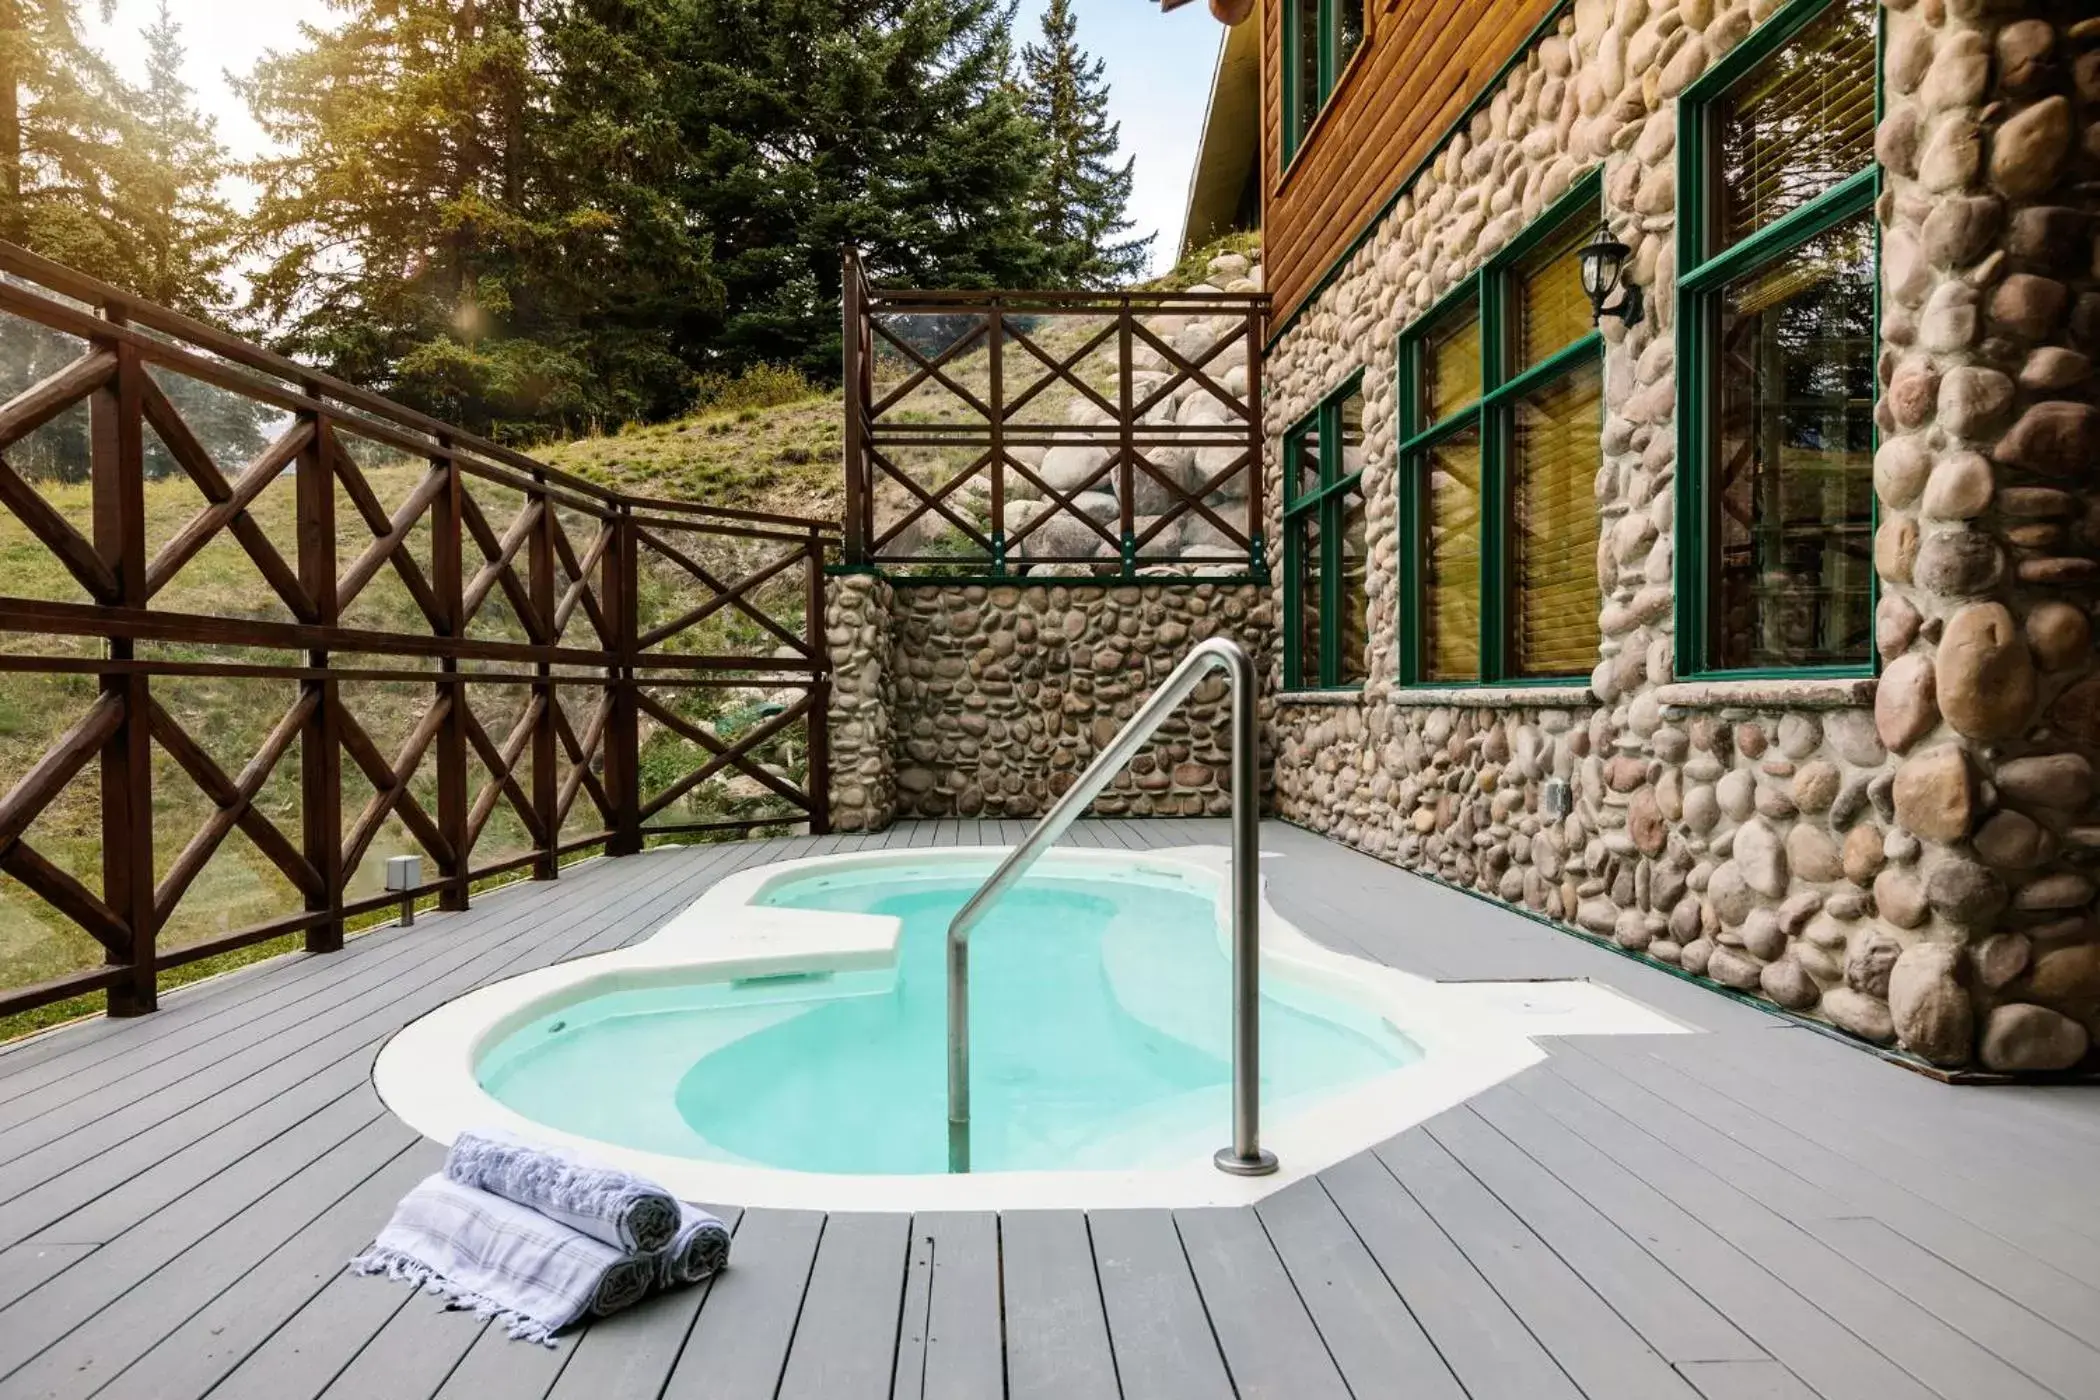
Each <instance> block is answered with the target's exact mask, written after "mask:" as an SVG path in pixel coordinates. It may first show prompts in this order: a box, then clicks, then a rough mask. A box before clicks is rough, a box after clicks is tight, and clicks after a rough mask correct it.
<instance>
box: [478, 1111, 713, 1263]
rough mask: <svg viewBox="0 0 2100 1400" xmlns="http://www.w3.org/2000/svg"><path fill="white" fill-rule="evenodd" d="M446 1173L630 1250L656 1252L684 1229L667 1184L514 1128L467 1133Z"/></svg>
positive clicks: (594, 1237) (646, 1252) (673, 1197)
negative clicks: (530, 1138) (527, 1137)
mask: <svg viewBox="0 0 2100 1400" xmlns="http://www.w3.org/2000/svg"><path fill="white" fill-rule="evenodd" d="M445 1175H446V1176H448V1177H450V1178H452V1180H454V1181H456V1182H459V1183H460V1184H461V1185H463V1186H474V1187H478V1188H480V1189H481V1190H483V1191H487V1192H489V1193H491V1194H492V1195H497V1196H501V1197H503V1199H505V1200H506V1201H515V1202H517V1203H518V1204H519V1205H521V1206H530V1207H532V1209H534V1210H536V1211H538V1212H539V1213H540V1214H541V1215H544V1216H546V1217H547V1218H548V1219H549V1220H558V1221H560V1222H561V1223H562V1224H564V1225H567V1226H568V1227H569V1228H571V1229H573V1230H580V1231H582V1232H583V1233H584V1234H586V1235H589V1236H590V1237H591V1238H592V1239H594V1240H600V1241H603V1242H604V1243H606V1244H609V1245H612V1246H614V1247H616V1248H618V1249H622V1250H625V1251H626V1252H627V1253H629V1254H654V1253H655V1252H656V1251H658V1250H659V1249H662V1248H663V1247H664V1246H665V1245H667V1244H669V1243H670V1242H671V1237H672V1236H673V1235H675V1234H677V1233H678V1226H679V1214H678V1199H677V1198H676V1197H675V1196H673V1195H672V1194H671V1193H670V1192H668V1191H666V1190H664V1189H663V1187H661V1186H658V1185H656V1184H655V1183H654V1182H651V1181H644V1180H643V1179H642V1178H641V1177H638V1176H635V1175H633V1174H632V1173H629V1172H623V1171H617V1170H615V1169H613V1168H611V1167H600V1166H594V1165H592V1164H591V1163H588V1162H584V1161H581V1160H579V1159H577V1158H576V1157H573V1156H571V1155H570V1154H568V1153H566V1152H564V1151H562V1150H561V1149H559V1148H553V1147H540V1146H536V1145H534V1144H532V1143H529V1142H525V1141H523V1140H522V1139H519V1138H515V1137H512V1136H511V1135H510V1134H508V1133H503V1132H495V1131H490V1130H487V1129H477V1130H475V1131H473V1132H465V1133H461V1134H460V1135H459V1137H458V1139H457V1140H456V1141H454V1142H453V1144H452V1150H451V1151H450V1152H449V1153H447V1154H446V1155H445Z"/></svg>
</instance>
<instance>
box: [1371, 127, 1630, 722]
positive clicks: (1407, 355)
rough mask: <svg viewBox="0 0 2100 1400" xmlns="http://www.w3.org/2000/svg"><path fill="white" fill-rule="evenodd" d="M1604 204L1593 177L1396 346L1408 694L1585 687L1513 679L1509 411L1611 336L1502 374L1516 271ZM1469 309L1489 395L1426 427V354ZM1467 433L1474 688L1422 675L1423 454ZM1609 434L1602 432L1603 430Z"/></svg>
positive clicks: (1402, 630) (1401, 637)
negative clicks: (1473, 537) (1476, 536)
mask: <svg viewBox="0 0 2100 1400" xmlns="http://www.w3.org/2000/svg"><path fill="white" fill-rule="evenodd" d="M1602 203H1603V172H1602V171H1601V170H1600V169H1598V168H1595V167H1593V168H1591V169H1590V170H1588V171H1586V172H1585V173H1584V174H1583V175H1581V176H1580V177H1578V178H1577V179H1576V181H1575V182H1574V183H1573V184H1572V185H1570V186H1569V187H1568V188H1567V190H1566V191H1565V192H1563V193H1562V194H1561V196H1560V197H1559V198H1558V199H1556V200H1554V201H1553V203H1552V204H1551V205H1549V206H1548V207H1547V208H1546V209H1545V210H1544V212H1542V213H1541V214H1539V216H1538V217H1537V218H1535V219H1533V220H1532V221H1531V222H1530V223H1529V224H1528V225H1526V226H1525V228H1524V230H1523V232H1521V233H1519V234H1518V235H1517V236H1516V237H1515V238H1514V239H1512V240H1511V241H1510V243H1509V245H1508V246H1507V247H1505V248H1503V249H1502V250H1501V251H1500V252H1498V253H1496V254H1495V256H1493V257H1492V258H1490V259H1488V260H1487V261H1486V262H1485V263H1483V264H1482V265H1481V266H1480V267H1479V268H1478V269H1476V270H1475V271H1474V272H1472V273H1471V274H1470V275H1468V276H1467V277H1466V278H1464V279H1463V280H1462V281H1460V282H1459V283H1458V284H1457V285H1456V286H1454V287H1452V288H1451V289H1450V290H1449V291H1447V292H1446V293H1444V295H1443V296H1441V297H1439V298H1437V300H1436V302H1435V304H1434V305H1432V306H1431V307H1430V308H1429V310H1428V311H1426V312H1424V313H1423V314H1422V315H1420V316H1418V317H1416V318H1415V319H1414V321H1413V322H1411V323H1410V324H1409V325H1408V326H1407V328H1406V329H1405V330H1403V331H1401V332H1400V335H1399V339H1398V342H1397V344H1396V347H1395V356H1394V358H1395V361H1396V363H1397V365H1398V376H1399V377H1398V382H1397V385H1396V388H1397V391H1398V402H1399V407H1400V448H1399V451H1398V454H1397V456H1398V459H1399V472H1400V475H1399V483H1398V485H1399V496H1400V500H1399V505H1400V608H1399V612H1398V615H1397V617H1396V620H1395V630H1396V632H1397V634H1398V635H1397V636H1396V638H1395V641H1396V643H1397V645H1398V651H1399V656H1400V683H1401V684H1402V685H1403V686H1416V687H1428V688H1433V689H1437V690H1458V689H1466V688H1477V687H1482V686H1495V687H1498V688H1504V687H1522V686H1565V685H1568V684H1570V683H1571V682H1574V681H1578V680H1581V679H1584V678H1583V677H1579V676H1572V675H1556V676H1523V675H1513V674H1511V671H1512V668H1511V666H1510V664H1509V650H1510V647H1509V593H1510V580H1509V569H1508V544H1509V540H1508V534H1509V531H1508V524H1509V520H1508V513H1509V512H1508V503H1509V489H1508V488H1509V482H1508V476H1509V468H1510V457H1511V455H1512V449H1513V447H1514V437H1515V434H1514V431H1513V428H1512V415H1511V412H1510V410H1511V408H1512V406H1513V405H1514V403H1515V402H1516V401H1517V400H1518V399H1521V398H1523V397H1525V396H1526V395H1528V394H1530V393H1532V392H1534V391H1536V390H1537V389H1539V388H1540V387H1541V386H1543V385H1545V384H1547V383H1550V382H1551V381H1553V380H1555V379H1558V378H1560V377H1562V376H1563V375H1565V374H1567V373H1568V372H1569V371H1570V370H1572V369H1575V368H1577V367H1578V366H1580V365H1581V364H1583V363H1584V362H1586V361H1592V360H1594V361H1596V362H1597V363H1598V364H1599V365H1600V366H1601V364H1602V362H1603V358H1604V337H1603V335H1602V333H1600V332H1599V331H1596V330H1592V331H1591V332H1590V333H1589V334H1588V335H1585V336H1583V337H1582V338H1581V339H1579V340H1576V341H1573V342H1571V343H1570V344H1568V345H1566V346H1564V347H1563V348H1561V349H1559V350H1556V351H1555V352H1554V353H1553V354H1551V355H1549V356H1547V357H1546V358H1545V359H1543V360H1541V361H1539V362H1538V363H1537V364H1535V365H1531V366H1528V367H1526V368H1525V369H1523V370H1521V371H1519V372H1517V373H1515V374H1508V373H1506V371H1505V369H1504V366H1505V365H1506V363H1507V360H1506V358H1505V350H1506V348H1507V347H1506V345H1505V337H1506V334H1507V329H1508V324H1509V295H1508V293H1509V285H1508V284H1509V282H1510V280H1511V275H1512V273H1513V272H1514V270H1515V268H1516V265H1517V264H1518V263H1520V262H1521V261H1522V260H1523V259H1524V258H1525V257H1527V256H1528V255H1529V254H1531V253H1532V252H1533V251H1534V250H1536V249H1537V248H1538V247H1539V245H1540V244H1542V243H1544V242H1545V241H1546V240H1547V239H1549V238H1551V237H1553V236H1554V235H1555V234H1558V233H1560V232H1562V231H1563V230H1565V229H1566V227H1567V225H1568V221H1569V220H1571V219H1578V218H1582V217H1584V216H1585V213H1587V216H1588V217H1590V218H1595V217H1596V214H1597V212H1598V211H1599V210H1600V209H1601V208H1602ZM1468 302H1471V303H1473V304H1474V306H1475V312H1474V314H1475V315H1477V316H1478V317H1479V318H1480V357H1481V379H1480V383H1481V391H1480V396H1479V397H1478V398H1476V399H1475V400H1474V401H1473V402H1472V403H1470V404H1468V405H1466V406H1465V407H1464V408H1461V409H1459V410H1457V411H1456V412H1454V413H1451V414H1447V415H1446V416H1445V417H1444V418H1443V419H1441V420H1440V421H1438V422H1435V423H1431V424H1428V425H1427V426H1424V425H1422V424H1421V422H1420V421H1419V420H1420V417H1421V412H1422V404H1421V394H1420V392H1419V386H1420V384H1421V383H1422V369H1423V358H1422V357H1423V346H1424V343H1425V341H1426V339H1427V336H1428V333H1429V332H1430V331H1431V330H1433V329H1434V328H1435V327H1436V325H1437V324H1438V323H1439V322H1440V321H1442V320H1443V319H1444V318H1445V317H1446V316H1448V315H1449V314H1450V313H1451V312H1452V311H1453V310H1455V309H1456V308H1458V307H1460V306H1462V305H1465V304H1466V303H1468ZM1468 428H1473V429H1477V430H1478V432H1479V435H1480V532H1481V541H1480V593H1481V598H1480V674H1479V675H1478V676H1477V677H1475V678H1474V679H1472V680H1436V679H1431V678H1429V677H1428V676H1426V675H1424V673H1423V672H1424V669H1425V668H1424V666H1423V656H1422V629H1421V628H1420V626H1419V625H1416V626H1415V627H1414V635H1413V636H1412V638H1410V637H1409V635H1408V630H1409V625H1410V623H1416V624H1418V623H1419V619H1420V618H1421V616H1422V605H1423V601H1424V597H1423V588H1422V569H1423V566H1424V563H1425V561H1424V559H1423V557H1422V525H1423V521H1424V519H1425V517H1424V513H1423V512H1424V509H1425V507H1424V503H1423V500H1422V494H1423V493H1422V488H1423V470H1422V468H1423V466H1424V460H1423V453H1424V452H1425V451H1426V450H1427V449H1429V448H1431V447H1434V446H1436V445H1437V444H1438V443H1440V442H1443V441H1445V440H1446V439H1448V438H1450V437H1452V436H1453V435H1454V434H1457V433H1460V432H1464V431H1465V430H1466V429H1468ZM1598 431H1599V432H1600V433H1601V432H1602V431H1603V423H1602V421H1601V420H1600V421H1599V423H1598Z"/></svg>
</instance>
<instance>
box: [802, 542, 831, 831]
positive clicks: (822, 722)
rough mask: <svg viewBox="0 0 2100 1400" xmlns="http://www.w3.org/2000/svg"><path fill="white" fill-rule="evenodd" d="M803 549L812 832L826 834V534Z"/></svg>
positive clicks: (828, 646)
mask: <svg viewBox="0 0 2100 1400" xmlns="http://www.w3.org/2000/svg"><path fill="white" fill-rule="evenodd" d="M803 548H804V550H805V551H806V553H805V555H804V558H805V560H806V567H807V571H808V587H809V593H808V601H807V602H805V603H804V604H803V615H804V619H805V620H804V622H803V624H802V631H803V635H804V636H806V637H808V638H809V650H810V661H811V663H812V664H813V665H814V666H815V667H816V670H815V672H814V673H813V674H812V675H811V677H810V687H809V784H808V787H809V834H810V835H812V836H825V835H828V834H830V831H831V728H830V726H831V638H830V635H829V629H828V628H826V627H825V625H824V537H823V536H821V535H819V534H818V533H817V532H816V531H815V530H811V531H810V532H809V543H808V544H806V545H804V546H803Z"/></svg>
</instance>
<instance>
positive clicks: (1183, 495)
mask: <svg viewBox="0 0 2100 1400" xmlns="http://www.w3.org/2000/svg"><path fill="white" fill-rule="evenodd" d="M1267 315H1268V298H1267V296H1266V295H1264V294H1261V293H1240V294H1235V293H1226V292H1207V291H1206V292H1098V293H1097V292H921V291H897V290H892V289H889V288H878V287H874V286H871V285H870V284H869V282H868V280H867V277H866V274H865V272H864V270H863V267H862V265H861V261H860V259H859V257H858V256H857V255H855V254H854V253H852V252H850V251H849V252H848V253H847V254H846V262H845V326H844V331H845V355H844V361H845V381H846V444H845V445H846V521H845V551H846V561H847V562H848V563H849V564H858V565H870V564H874V565H880V566H882V567H883V568H884V569H885V570H888V571H893V572H897V573H901V574H913V573H918V574H933V575H936V576H942V577H949V578H955V577H964V576H983V577H999V578H1006V577H1045V576H1048V577H1092V576H1101V575H1131V574H1135V573H1138V572H1140V571H1142V572H1143V573H1144V574H1146V575H1147V576H1150V577H1175V576H1186V577H1200V576H1210V577H1217V576H1249V575H1253V576H1259V575H1261V574H1262V573H1263V572H1264V570H1265V568H1266V561H1265V559H1264V556H1263V544H1262V523H1261V522H1262V492H1261V486H1262V474H1261V451H1262V426H1261V416H1262V415H1261V376H1260V375H1259V373H1256V372H1254V367H1255V366H1257V365H1259V363H1260V359H1261V342H1262V335H1263V328H1264V326H1265V324H1266V318H1267Z"/></svg>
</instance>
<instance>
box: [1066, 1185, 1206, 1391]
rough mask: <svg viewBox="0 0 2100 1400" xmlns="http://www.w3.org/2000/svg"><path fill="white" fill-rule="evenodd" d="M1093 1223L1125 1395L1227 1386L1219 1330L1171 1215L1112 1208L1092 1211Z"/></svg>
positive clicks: (1097, 1263) (1096, 1255) (1110, 1331)
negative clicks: (1199, 1288)
mask: <svg viewBox="0 0 2100 1400" xmlns="http://www.w3.org/2000/svg"><path fill="white" fill-rule="evenodd" d="M1089 1224H1090V1226H1091V1227H1092V1234H1093V1241H1094V1270H1095V1274H1096V1276H1097V1277H1098V1278H1099V1280H1100V1283H1101V1299H1102V1303H1103V1304H1104V1307H1105V1311H1106V1315H1107V1319H1108V1335H1109V1343H1110V1346H1111V1347H1112V1348H1113V1351H1114V1354H1115V1359H1116V1375H1117V1379H1118V1380H1119V1381H1120V1383H1121V1385H1122V1388H1123V1396H1124V1400H1205V1397H1208V1396H1213V1395H1226V1394H1230V1393H1231V1390H1232V1381H1231V1379H1230V1378H1229V1377H1228V1376H1227V1375H1226V1374H1225V1359H1224V1356H1223V1355H1222V1354H1221V1353H1220V1352H1219V1350H1218V1338H1217V1333H1216V1331H1215V1330H1214V1329H1213V1328H1212V1327H1211V1321H1210V1314H1209V1312H1208V1311H1206V1310H1205V1308H1204V1306H1203V1295H1202V1293H1200V1292H1199V1291H1198V1290H1197V1288H1196V1278H1195V1275H1194V1274H1192V1273H1191V1272H1189V1263H1188V1255H1187V1253H1186V1252H1185V1251H1184V1250H1183V1249H1182V1246H1181V1235H1180V1232H1179V1231H1177V1230H1176V1229H1175V1228H1174V1217H1173V1216H1172V1215H1171V1214H1169V1213H1168V1212H1166V1211H1163V1210H1108V1211H1097V1212H1095V1213H1094V1214H1093V1215H1091V1216H1090V1217H1089Z"/></svg>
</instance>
